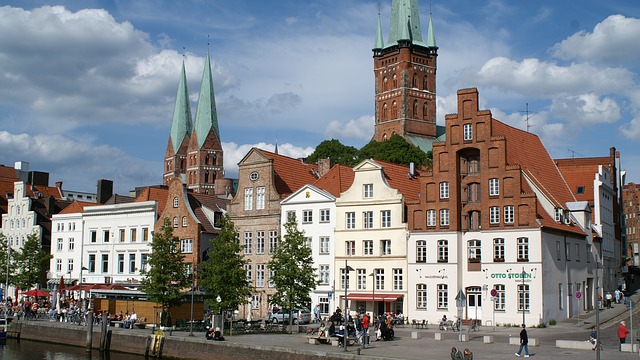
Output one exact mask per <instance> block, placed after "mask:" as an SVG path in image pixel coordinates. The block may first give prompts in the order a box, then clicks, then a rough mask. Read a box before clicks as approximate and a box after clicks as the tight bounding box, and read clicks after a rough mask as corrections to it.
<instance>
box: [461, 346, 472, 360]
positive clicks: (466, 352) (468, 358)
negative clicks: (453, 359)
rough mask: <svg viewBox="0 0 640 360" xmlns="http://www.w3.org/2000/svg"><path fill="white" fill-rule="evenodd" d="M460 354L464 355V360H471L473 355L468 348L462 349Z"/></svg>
mask: <svg viewBox="0 0 640 360" xmlns="http://www.w3.org/2000/svg"><path fill="white" fill-rule="evenodd" d="M462 354H463V355H464V360H473V353H472V352H471V350H469V349H468V348H467V349H464V351H463V352H462Z"/></svg>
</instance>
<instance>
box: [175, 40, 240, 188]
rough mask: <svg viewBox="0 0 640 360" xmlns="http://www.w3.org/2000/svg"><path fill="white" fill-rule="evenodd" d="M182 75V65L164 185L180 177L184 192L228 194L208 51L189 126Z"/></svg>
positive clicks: (184, 78)
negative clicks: (192, 118)
mask: <svg viewBox="0 0 640 360" xmlns="http://www.w3.org/2000/svg"><path fill="white" fill-rule="evenodd" d="M184 73H185V72H184V64H183V66H182V75H181V78H180V85H179V86H178V95H177V97H176V106H175V110H174V116H173V123H172V124H171V133H170V135H169V144H168V145H167V151H166V155H165V172H164V184H165V185H168V184H169V182H170V181H171V179H173V178H175V177H180V178H181V179H182V181H183V183H185V184H186V186H187V188H188V189H191V190H193V191H194V192H197V193H203V194H212V195H213V194H216V195H219V194H228V193H230V192H231V188H230V182H229V180H228V179H225V178H224V165H223V164H224V163H223V150H222V143H221V141H220V129H219V127H218V114H217V110H216V101H215V94H214V91H213V77H212V75H211V59H210V55H209V51H207V57H206V60H205V64H204V71H203V73H202V84H201V86H200V94H199V96H198V108H197V110H196V116H195V123H194V124H193V125H192V124H191V110H190V105H189V96H188V92H187V86H186V84H187V82H186V77H185V75H184ZM178 144H180V145H178Z"/></svg>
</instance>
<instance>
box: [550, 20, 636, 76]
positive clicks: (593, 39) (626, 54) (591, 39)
mask: <svg viewBox="0 0 640 360" xmlns="http://www.w3.org/2000/svg"><path fill="white" fill-rule="evenodd" d="M638 38H640V19H636V18H629V17H625V16H624V15H611V16H609V17H607V18H606V19H604V20H603V21H602V22H601V23H599V24H597V25H596V26H595V27H594V28H593V31H592V32H587V31H580V32H578V33H576V34H574V35H572V36H570V37H568V38H567V39H565V40H563V41H561V42H560V43H558V44H556V45H554V46H553V47H552V48H551V49H550V53H551V54H552V55H553V56H555V57H557V58H559V59H562V60H573V59H579V60H583V61H602V62H606V63H613V64H628V63H633V62H637V61H638V60H640V47H639V46H634V45H635V44H637V43H638Z"/></svg>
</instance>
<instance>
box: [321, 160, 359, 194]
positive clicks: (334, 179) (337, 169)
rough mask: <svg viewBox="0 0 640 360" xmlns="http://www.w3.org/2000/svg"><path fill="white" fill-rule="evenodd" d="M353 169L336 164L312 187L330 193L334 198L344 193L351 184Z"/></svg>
mask: <svg viewBox="0 0 640 360" xmlns="http://www.w3.org/2000/svg"><path fill="white" fill-rule="evenodd" d="M354 176H355V175H354V173H353V169H352V168H350V167H349V166H346V165H341V164H337V165H335V166H334V167H332V168H331V169H330V170H329V171H327V173H326V174H324V176H322V177H321V178H320V179H318V180H317V181H316V182H315V183H313V186H315V187H317V188H318V189H322V190H325V191H328V192H329V193H331V195H333V196H335V197H340V194H341V193H343V192H344V191H346V190H347V189H348V188H350V187H351V184H353V178H354Z"/></svg>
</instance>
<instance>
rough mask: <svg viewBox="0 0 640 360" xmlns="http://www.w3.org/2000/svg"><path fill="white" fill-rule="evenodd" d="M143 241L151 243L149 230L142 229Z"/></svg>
mask: <svg viewBox="0 0 640 360" xmlns="http://www.w3.org/2000/svg"><path fill="white" fill-rule="evenodd" d="M142 241H149V228H142Z"/></svg>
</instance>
